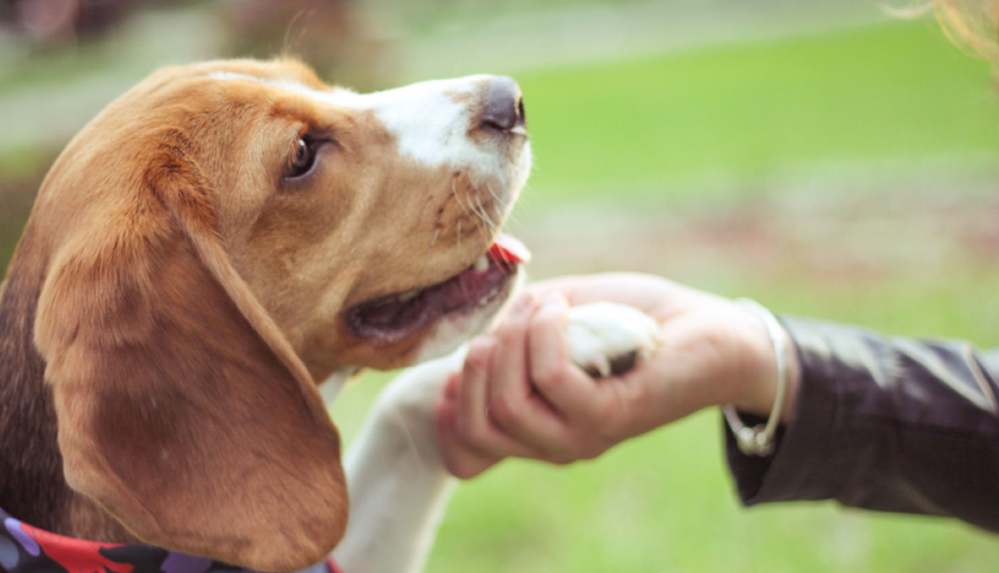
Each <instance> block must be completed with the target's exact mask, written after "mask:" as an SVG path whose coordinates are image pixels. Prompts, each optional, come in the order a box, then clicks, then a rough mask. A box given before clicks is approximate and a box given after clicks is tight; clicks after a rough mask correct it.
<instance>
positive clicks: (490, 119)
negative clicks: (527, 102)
mask: <svg viewBox="0 0 999 573" xmlns="http://www.w3.org/2000/svg"><path fill="white" fill-rule="evenodd" d="M526 121H527V117H526V116H525V115H524V98H523V96H522V95H521V93H520V86H518V85H517V82H515V81H513V79H511V78H508V77H496V78H490V79H489V83H488V84H487V85H486V90H485V105H484V107H483V111H482V118H481V120H480V122H479V123H480V125H481V127H485V128H488V129H494V130H497V131H512V130H514V129H515V128H518V127H524V125H525V123H526Z"/></svg>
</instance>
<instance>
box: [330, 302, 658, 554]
mask: <svg viewBox="0 0 999 573" xmlns="http://www.w3.org/2000/svg"><path fill="white" fill-rule="evenodd" d="M658 330H659V329H658V325H656V323H655V321H653V320H652V319H651V318H649V317H648V316H646V315H644V314H642V313H641V312H639V311H637V310H635V309H633V308H631V307H625V306H621V305H617V304H610V303H597V304H592V305H582V306H578V307H574V308H572V309H571V310H570V312H569V322H568V324H567V326H566V337H567V341H568V345H569V350H570V354H571V356H573V357H574V359H575V360H576V361H577V364H579V365H580V366H598V365H600V364H609V361H610V359H611V358H613V357H615V356H618V355H620V354H622V353H626V352H631V351H639V353H640V354H643V355H644V354H647V353H649V352H651V351H652V350H653V349H654V347H655V345H656V343H657V339H658ZM466 350H467V347H464V346H463V347H462V348H459V349H458V350H457V351H455V352H454V353H452V354H451V355H450V356H448V357H446V358H442V359H439V360H436V361H433V362H428V363H425V364H422V365H419V366H416V367H413V368H410V369H409V370H407V371H406V372H405V373H403V374H402V375H401V376H400V377H399V378H398V379H397V380H395V381H394V382H393V383H392V385H391V386H390V387H389V388H388V389H387V390H386V391H385V393H384V394H383V395H382V396H381V397H380V398H379V400H378V402H377V403H376V405H375V407H374V408H373V410H372V414H371V416H370V417H369V418H368V420H367V423H366V424H365V426H364V428H363V429H362V430H361V433H360V435H359V436H358V438H357V440H356V441H355V442H354V444H352V446H351V448H350V451H349V452H348V454H347V459H346V463H345V468H346V472H347V484H348V489H349V491H350V504H351V517H350V523H349V525H348V527H347V535H346V537H345V538H344V540H343V541H342V542H341V543H340V545H339V546H337V548H336V550H335V551H334V552H333V556H334V558H335V559H336V560H337V562H338V563H339V564H340V565H341V566H342V567H343V568H344V570H345V571H346V572H348V573H416V572H418V571H421V570H422V569H423V565H424V563H425V562H426V559H427V557H428V555H429V553H430V548H431V546H432V545H433V540H434V536H435V535H436V530H437V525H438V524H439V522H440V520H441V517H442V516H443V514H444V509H445V507H446V506H447V501H448V498H449V497H450V493H451V491H452V489H453V485H454V483H455V482H454V480H453V479H452V478H451V477H450V476H449V475H448V473H447V471H446V470H445V469H444V465H443V463H442V461H441V457H440V452H439V450H438V449H437V440H436V429H435V408H436V404H437V401H438V400H440V397H441V393H442V391H443V387H444V384H445V383H446V381H447V378H448V376H449V375H451V374H452V373H454V372H457V371H458V370H460V369H461V366H462V363H463V362H464V359H465V353H466Z"/></svg>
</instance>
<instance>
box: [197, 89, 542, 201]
mask: <svg viewBox="0 0 999 573" xmlns="http://www.w3.org/2000/svg"><path fill="white" fill-rule="evenodd" d="M211 77H213V78H215V79H218V80H222V81H251V82H257V83H260V84H264V85H268V86H271V87H274V88H278V89H281V90H285V91H287V92H290V93H294V94H297V95H301V96H304V97H307V98H309V99H311V100H313V101H315V102H317V103H320V104H324V105H329V106H332V107H334V108H341V109H349V110H354V111H367V112H371V113H373V114H374V116H375V117H376V118H377V119H378V120H379V122H380V123H381V124H382V125H383V126H384V127H385V129H386V130H387V131H388V132H389V133H391V134H392V135H393V137H394V138H395V141H396V144H397V146H398V149H399V153H400V155H402V156H403V157H406V158H409V159H411V160H413V161H416V162H417V163H419V164H421V165H423V166H426V167H428V168H437V167H445V166H446V167H449V168H452V169H456V170H461V171H465V172H467V173H469V174H470V175H472V177H473V178H474V179H481V180H485V179H490V180H494V181H496V187H495V188H491V189H490V191H491V192H493V193H496V194H497V198H498V199H502V200H503V207H504V211H505V210H507V209H509V207H510V206H511V205H512V204H513V198H514V196H515V193H516V192H517V191H519V189H520V188H521V187H523V185H524V183H525V182H526V181H527V176H528V174H529V172H530V168H531V161H532V158H531V147H530V144H529V143H526V142H525V144H524V148H523V151H522V152H521V153H520V154H519V155H520V157H519V158H518V160H517V162H516V164H515V165H510V164H509V162H508V161H507V159H506V158H505V157H504V156H503V154H502V153H498V152H497V150H498V148H497V147H496V146H497V145H498V143H496V142H490V141H488V139H483V140H480V141H479V142H476V141H473V140H472V139H471V138H470V137H469V136H468V134H469V131H471V129H472V128H473V126H472V125H471V122H472V121H473V119H474V118H472V117H471V113H470V111H469V105H468V104H467V103H464V102H465V101H466V100H474V99H475V98H477V97H482V96H481V94H483V93H484V90H485V87H486V83H487V82H488V81H489V80H490V76H486V75H477V76H467V77H463V78H455V79H448V80H432V81H426V82H419V83H415V84H410V85H407V86H403V87H400V88H395V89H390V90H384V91H379V92H373V93H368V94H359V93H356V92H353V91H351V90H348V89H344V88H333V89H329V90H317V89H314V88H311V87H309V86H306V85H304V84H301V83H299V82H296V81H293V80H268V79H263V78H258V77H255V76H250V75H245V74H237V73H232V72H215V73H213V74H211ZM504 195H505V196H504ZM505 214H506V213H505V212H504V215H505Z"/></svg>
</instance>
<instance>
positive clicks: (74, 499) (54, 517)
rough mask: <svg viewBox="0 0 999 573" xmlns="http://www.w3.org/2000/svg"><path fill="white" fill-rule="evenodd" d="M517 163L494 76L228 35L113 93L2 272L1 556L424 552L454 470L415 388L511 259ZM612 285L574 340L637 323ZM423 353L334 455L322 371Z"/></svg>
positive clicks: (269, 566)
mask: <svg viewBox="0 0 999 573" xmlns="http://www.w3.org/2000/svg"><path fill="white" fill-rule="evenodd" d="M530 165H531V149H530V143H529V141H528V137H527V129H526V122H525V113H524V106H523V99H522V97H521V94H520V89H519V87H518V86H517V84H516V83H515V82H514V81H513V80H511V79H509V78H505V77H494V76H471V77H465V78H459V79H453V80H443V81H430V82H422V83H417V84H413V85H410V86H406V87H403V88H398V89H393V90H387V91H383V92H376V93H372V94H358V93H354V92H352V91H350V90H347V89H344V88H338V87H330V86H327V85H326V84H324V83H323V82H322V81H321V80H319V79H318V78H317V76H316V75H315V74H314V73H313V72H312V71H311V70H310V69H309V68H308V67H307V66H305V65H304V64H302V63H300V62H297V61H294V60H287V59H281V60H274V61H268V62H260V61H249V60H234V61H220V62H208V63H201V64H195V65H188V66H180V67H171V68H166V69H163V70H160V71H158V72H155V73H153V74H152V75H151V76H150V77H149V78H147V79H146V80H144V81H143V82H141V83H140V84H138V85H137V86H136V87H134V88H133V89H131V90H129V91H128V92H126V93H125V94H124V95H123V96H121V97H120V98H118V99H117V100H115V101H114V102H112V103H111V104H109V105H108V106H107V107H106V108H105V109H104V110H103V111H102V112H101V113H100V114H99V115H98V116H97V117H96V118H95V119H93V120H92V121H91V122H90V123H89V124H88V125H87V126H85V127H84V128H83V130H82V131H81V132H80V133H79V134H78V135H77V136H76V137H75V138H74V139H73V140H72V141H71V142H70V143H69V144H68V146H67V147H66V148H65V150H64V151H63V153H62V154H61V155H60V156H59V157H58V159H57V160H56V161H55V163H54V164H53V166H52V168H51V169H50V171H49V173H48V174H47V176H46V178H45V180H44V181H43V183H42V186H41V188H40V190H39V193H38V196H37V198H36V201H35V205H34V207H33V210H32V213H31V216H30V218H29V220H28V223H27V225H26V228H25V231H24V234H23V236H22V238H21V241H20V243H19V244H18V247H17V249H16V251H15V254H14V256H13V259H12V261H11V263H10V266H9V268H8V274H7V278H6V280H5V281H4V283H3V284H2V286H0V452H2V453H0V516H5V518H4V522H5V524H6V528H7V531H8V532H9V533H10V535H9V536H8V538H7V539H6V540H5V538H4V537H3V536H0V566H2V567H3V568H5V569H8V570H12V571H14V570H17V569H16V566H19V564H23V563H24V562H25V561H31V560H32V559H34V560H37V559H46V558H47V559H49V560H50V561H51V562H52V563H55V564H57V565H58V566H57V567H56V568H57V569H58V568H59V567H61V568H64V569H66V570H68V571H72V570H74V569H73V568H74V567H76V569H75V570H79V571H90V570H103V569H102V568H103V567H106V568H107V569H108V570H111V571H118V570H119V569H117V568H115V567H116V566H115V564H116V563H120V562H121V561H119V560H121V559H125V557H122V555H126V554H129V552H130V551H132V552H137V553H134V554H135V555H139V554H141V555H142V557H141V558H139V557H136V558H135V559H139V560H140V561H142V560H145V561H149V562H152V565H151V568H150V569H148V570H150V571H159V570H160V568H162V569H163V570H178V571H179V570H181V569H177V568H174V569H170V568H169V567H168V566H167V564H168V563H169V562H171V561H170V560H173V563H174V565H176V563H180V562H183V563H187V564H191V563H195V564H196V566H191V567H192V568H189V569H184V570H185V571H187V570H191V571H195V570H196V571H199V572H204V571H212V570H215V568H216V567H222V566H220V565H217V564H219V563H224V564H231V565H234V566H238V567H243V568H246V569H250V570H258V571H296V570H310V571H330V570H333V569H331V567H332V566H331V565H325V564H324V562H325V560H326V559H327V557H328V556H329V555H330V554H331V552H333V555H334V556H335V558H336V560H337V562H338V563H339V566H340V567H342V568H343V569H344V570H345V571H347V572H349V573H357V572H359V571H377V572H392V573H399V572H403V571H417V570H419V569H420V568H421V566H422V563H423V561H424V559H425V557H426V554H427V551H428V549H429V546H430V543H431V542H432V539H433V536H434V529H435V523H436V519H437V517H439V515H440V514H441V512H442V511H443V508H444V505H445V504H446V500H447V494H448V492H449V491H450V484H451V483H452V482H451V479H450V478H449V477H448V476H447V473H446V472H445V470H444V468H443V465H442V464H441V463H440V461H439V460H440V459H439V456H438V454H437V452H436V445H435V439H434V434H433V412H434V405H435V403H436V400H437V399H438V397H439V396H440V391H441V387H442V385H443V383H444V380H445V379H446V377H447V375H448V374H449V373H450V372H452V371H455V370H457V369H458V368H460V365H461V360H462V356H463V354H462V353H463V350H462V348H461V345H462V344H463V343H464V342H465V341H467V340H468V339H469V338H470V337H472V336H473V335H475V334H477V333H478V332H481V331H482V330H483V329H485V328H486V327H488V325H489V324H490V322H491V321H492V320H494V319H495V317H496V315H497V314H498V313H499V311H500V309H501V308H502V307H503V305H504V303H505V302H506V301H507V300H508V299H509V298H510V296H511V295H512V293H513V292H514V291H515V289H516V285H518V284H519V283H521V282H522V281H523V271H522V268H521V267H522V263H523V261H524V259H525V258H526V255H525V254H524V253H523V252H522V248H521V247H520V246H519V245H518V244H517V243H516V242H515V241H513V240H511V239H510V238H508V237H506V236H505V235H501V234H500V233H499V229H500V227H501V225H502V223H503V221H504V219H505V218H506V216H507V214H508V213H509V211H510V209H511V208H512V206H513V204H514V202H515V200H516V198H517V196H518V194H519V192H520V190H521V189H522V187H523V186H524V183H525V181H526V179H527V177H528V173H529V171H530ZM629 312H634V311H630V309H623V308H620V307H615V306H614V305H605V306H604V307H603V308H602V309H601V308H597V309H596V310H594V309H593V308H590V309H589V311H587V310H586V309H585V308H584V307H579V308H578V309H573V315H572V316H573V318H571V319H570V325H568V326H567V329H568V331H569V336H570V340H569V342H570V346H571V347H572V349H573V356H574V357H575V360H576V361H577V363H579V364H580V365H581V366H583V367H587V368H590V369H595V370H597V371H599V373H606V372H607V368H608V365H609V364H610V363H611V361H612V360H613V359H614V358H615V356H619V355H621V354H622V353H624V354H627V353H629V352H632V353H634V352H639V351H645V350H647V349H648V348H649V347H650V346H651V345H652V344H653V343H652V339H653V332H654V329H655V325H654V324H648V323H645V322H642V320H641V318H635V317H634V316H632V315H631V314H629ZM622 325H624V326H622ZM441 357H444V358H441ZM434 359H438V360H434ZM426 361H431V362H429V363H427V364H425V365H423V366H420V367H417V368H415V369H413V370H411V371H409V372H408V373H406V374H404V375H403V376H402V377H401V379H400V380H398V381H397V382H396V383H394V384H393V385H392V387H391V388H390V389H389V390H388V391H387V392H386V393H385V394H384V395H383V396H382V397H381V398H380V400H379V402H378V404H377V405H376V407H375V408H374V412H373V414H372V415H371V416H370V418H369V420H368V422H367V424H366V426H365V428H364V430H363V431H362V432H361V436H360V437H359V438H358V440H357V443H356V445H354V446H353V447H352V449H351V451H350V452H349V453H348V455H347V456H346V463H345V466H346V471H345V470H344V466H342V465H341V445H340V439H339V436H338V433H337V429H336V427H335V426H334V425H333V423H332V422H331V420H330V419H329V416H328V414H327V409H326V405H325V404H324V401H323V397H322V396H321V392H320V385H319V384H318V382H324V383H323V385H322V395H325V396H326V397H327V398H328V399H332V398H333V397H334V396H335V393H336V389H337V388H338V387H340V386H341V385H342V384H343V383H344V382H345V381H346V380H348V379H349V378H351V377H352V376H354V375H355V374H356V373H357V372H358V371H359V370H361V369H364V368H376V369H392V368H399V367H404V366H409V365H412V364H415V363H418V362H426ZM348 485H349V488H348ZM348 489H349V491H350V495H349V496H348ZM348 497H349V499H348ZM348 507H350V508H351V510H350V514H351V517H350V525H349V527H348ZM15 530H16V532H17V533H15ZM3 531H4V530H3V529H0V532H3ZM26 539H28V541H25V540H26ZM82 540H89V541H82ZM4 543H6V545H4ZM32 544H34V545H35V546H34V550H32ZM81 544H82V545H81ZM87 544H90V545H87ZM84 545H85V546H87V547H90V548H91V549H92V550H88V551H90V552H89V553H86V555H85V556H81V554H72V548H73V547H77V546H84ZM67 547H68V548H70V549H67ZM142 548H147V549H148V550H149V553H143V551H145V549H142ZM334 548H335V551H334ZM67 552H68V553H67ZM88 559H92V560H93V561H92V562H91V561H87V560H88ZM74 560H75V561H74ZM81 560H82V561H81ZM127 562H128V563H132V564H133V565H135V564H136V563H137V561H127ZM80 563H84V564H83V565H81V564H80ZM213 563H214V564H213ZM316 564H321V565H316ZM55 566H56V565H54V567H55ZM88 567H89V568H88ZM36 570H37V569H36ZM121 570H126V569H121ZM132 570H134V571H136V573H138V572H140V571H144V570H146V569H143V568H142V567H141V566H138V565H135V567H134V569H132Z"/></svg>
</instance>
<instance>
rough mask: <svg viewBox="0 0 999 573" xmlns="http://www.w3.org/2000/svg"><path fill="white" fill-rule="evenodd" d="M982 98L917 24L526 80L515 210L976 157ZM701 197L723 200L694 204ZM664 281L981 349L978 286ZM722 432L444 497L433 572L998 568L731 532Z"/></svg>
mask: <svg viewBox="0 0 999 573" xmlns="http://www.w3.org/2000/svg"><path fill="white" fill-rule="evenodd" d="M54 65H55V64H54ZM63 65H64V64H62V63H58V65H57V66H56V67H61V66H63ZM36 73H38V74H44V73H45V70H38V71H37V72H36ZM988 77H989V74H988V70H987V68H986V66H985V65H984V64H982V63H980V62H976V61H973V60H970V59H969V58H967V57H965V56H964V55H963V54H961V53H960V52H958V51H957V50H956V49H955V48H953V47H951V46H950V45H949V44H947V42H946V41H945V40H944V39H943V38H942V36H941V35H940V33H939V32H938V31H937V30H936V28H935V26H934V25H933V24H932V23H930V22H926V21H923V22H902V23H891V24H885V25H879V26H875V27H869V28H864V29H858V30H853V31H841V32H835V33H829V34H826V35H823V36H819V37H811V38H799V39H785V40H774V41H766V42H755V43H746V44H730V45H727V46H722V47H715V48H709V49H700V50H694V51H689V52H684V53H674V54H667V55H660V56H654V57H646V58H641V59H636V60H631V61H624V62H613V63H606V64H598V65H587V66H575V67H570V68H561V69H550V70H540V71H536V72H532V73H528V74H523V75H520V76H519V77H518V79H519V80H520V81H521V83H522V85H523V88H524V91H525V94H526V101H527V105H528V115H529V122H530V128H531V133H532V140H533V145H534V151H535V156H536V158H537V160H536V164H537V169H536V171H535V174H534V175H533V178H532V182H531V184H530V192H529V193H528V194H527V197H526V201H525V205H524V207H528V208H534V209H538V210H545V209H553V208H556V207H557V206H558V205H560V204H563V203H566V202H573V203H575V202H579V201H587V200H595V201H602V200H607V199H614V200H616V201H619V202H621V201H623V202H640V203H641V204H642V205H643V206H648V208H654V209H663V210H667V209H669V208H670V206H672V205H675V204H676V203H677V202H680V201H687V200H701V199H703V196H697V197H693V195H694V194H695V193H701V192H703V190H704V189H706V188H707V189H709V190H711V189H718V190H724V195H723V196H722V197H720V198H721V199H723V200H724V199H729V198H733V197H734V196H735V195H736V194H741V195H740V198H742V197H743V196H744V195H745V194H750V193H758V192H769V190H770V189H771V188H772V186H769V185H768V184H767V183H768V182H769V181H771V180H772V179H773V178H779V177H782V176H783V175H785V174H787V173H794V172H809V171H812V170H817V169H818V170H824V171H828V170H829V169H836V168H837V167H838V166H843V165H846V166H853V165H862V166H872V167H874V168H878V166H882V165H888V164H890V165H892V166H893V168H897V169H900V170H901V171H904V170H905V169H908V168H910V167H912V166H918V164H920V163H921V162H923V161H926V160H940V159H942V160H952V159H954V160H955V161H958V162H960V161H963V160H965V159H974V158H979V157H982V156H985V157H988V156H989V155H993V156H994V155H995V154H996V152H997V151H999V130H997V129H996V128H997V124H999V105H997V103H999V102H997V101H996V99H997V98H996V97H995V94H994V92H993V91H992V90H991V87H990V82H989V79H988ZM22 161H23V159H22V158H21V157H20V156H18V157H15V158H14V160H12V161H11V162H12V163H13V164H14V165H20V164H22ZM900 165H901V167H899V166H900ZM2 168H3V165H2V162H0V169H2ZM719 177H720V178H723V179H725V180H726V181H728V182H730V183H734V184H727V185H720V186H717V187H710V186H708V187H705V186H704V185H703V183H704V182H706V181H707V182H710V181H712V180H715V179H716V178H719ZM913 248H918V245H914V246H913ZM0 252H2V251H0ZM646 270H648V271H650V272H658V273H662V274H670V272H671V271H672V269H669V268H650V269H646ZM535 271H538V269H535ZM682 278H684V280H689V281H691V282H693V283H694V284H695V285H696V286H700V287H702V288H707V289H710V290H713V291H716V292H720V293H723V294H729V295H749V296H754V297H756V298H758V299H759V300H761V301H762V302H764V303H766V304H769V305H772V306H773V307H774V308H776V309H779V310H781V311H783V312H787V313H793V314H799V315H807V316H822V317H829V318H835V319H837V320H840V321H844V322H853V323H859V324H863V325H866V326H870V327H873V328H876V329H879V330H882V331H887V332H893V333H899V334H911V335H930V334H932V335H935V336H947V337H961V338H966V339H970V340H972V341H974V342H976V343H977V344H979V345H983V346H997V345H999V331H997V330H996V329H995V326H994V325H997V324H999V302H989V301H994V300H996V296H995V293H996V292H997V287H999V269H997V268H995V267H988V268H985V269H975V268H970V267H969V268H958V269H956V270H954V269H948V270H947V272H943V273H938V274H937V275H931V276H928V277H926V278H925V279H924V280H920V281H910V282H899V283H887V282H882V283H878V284H874V285H872V284H867V283H865V284H863V285H862V286H860V285H857V284H851V283H850V282H848V279H847V278H844V277H829V278H824V277H805V276H784V275H782V276H779V277H773V278H772V279H771V280H767V281H764V280H762V279H761V278H759V277H750V276H742V275H739V274H737V273H735V274H733V273H719V274H718V275H717V276H710V277H707V276H701V277H697V276H693V277H682ZM385 380H386V377H385V376H370V377H368V378H367V379H366V380H364V381H363V382H360V383H358V384H357V385H354V386H351V387H350V388H348V389H347V390H346V391H345V393H344V396H343V397H342V398H341V400H340V401H339V402H338V403H337V405H336V407H335V409H334V417H335V419H336V420H337V423H338V424H339V425H340V426H341V427H342V428H343V429H344V430H345V436H346V437H347V439H348V440H349V438H350V436H352V435H353V433H354V432H356V429H357V427H358V425H359V424H360V422H361V420H362V419H363V417H364V414H365V411H366V409H367V407H368V406H369V404H370V402H371V400H372V399H373V397H374V395H375V394H376V393H377V391H378V390H379V389H380V388H381V387H382V385H383V384H384V382H385ZM719 429H720V422H719V420H718V416H717V413H715V412H707V413H702V414H699V415H696V416H694V417H692V418H690V419H688V420H685V421H683V422H681V423H679V424H676V425H675V426H673V427H670V428H668V429H664V430H661V431H657V432H654V433H652V434H650V435H648V436H645V437H643V438H641V439H637V440H634V441H631V442H629V443H627V444H625V445H623V446H621V447H619V448H617V449H615V450H613V451H612V452H610V453H609V454H608V455H606V456H604V457H603V458H601V459H600V460H598V461H595V462H592V463H586V464H579V465H576V466H573V467H570V468H550V467H546V466H543V465H539V464H533V463H527V462H507V463H505V464H503V465H502V466H500V467H499V468H497V469H496V470H494V471H491V472H489V473H487V474H486V475H485V476H483V477H482V478H480V479H477V480H475V481H473V482H470V483H468V484H465V485H464V486H462V487H461V488H460V489H459V491H458V493H457V495H456V498H455V500H454V503H453V504H452V506H451V508H450V511H449V512H448V514H447V516H446V518H445V520H444V523H443V526H442V528H441V534H440V537H439V541H438V543H437V545H436V547H435V549H434V553H433V557H432V561H431V563H430V567H429V571H431V572H433V573H452V572H453V573H458V572H461V573H465V572H468V571H474V572H476V573H490V572H504V573H505V572H509V571H517V572H518V573H532V572H545V573H549V572H552V571H573V572H584V573H586V572H594V573H596V572H600V573H606V572H615V573H632V572H633V573H648V572H658V571H679V572H703V573H714V572H728V571H740V572H756V571H759V572H767V573H779V572H785V571H786V572H809V573H813V572H817V573H821V572H830V573H833V572H835V573H840V572H842V571H851V572H867V571H871V572H874V571H878V572H892V573H894V572H906V573H922V572H926V573H931V572H932V573H939V572H944V573H960V572H982V573H985V572H992V571H995V569H996V564H997V563H999V544H997V543H996V541H995V539H994V538H992V537H989V536H986V535H984V534H982V533H980V532H976V531H974V530H971V529H970V528H967V527H964V526H962V525H960V524H957V523H954V522H950V521H946V520H931V519H925V518H914V517H902V516H892V515H877V514H862V513H860V512H855V511H843V510H840V509H838V508H836V507H834V506H833V505H831V504H798V505H784V506H773V507H764V508H758V509H753V510H750V511H746V510H743V509H742V508H740V507H739V505H738V503H737V501H736V499H735V497H734V495H733V493H732V488H731V484H730V483H729V480H728V477H727V475H726V470H725V468H724V465H723V463H722V452H721V447H720V446H721V443H720V432H719Z"/></svg>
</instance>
